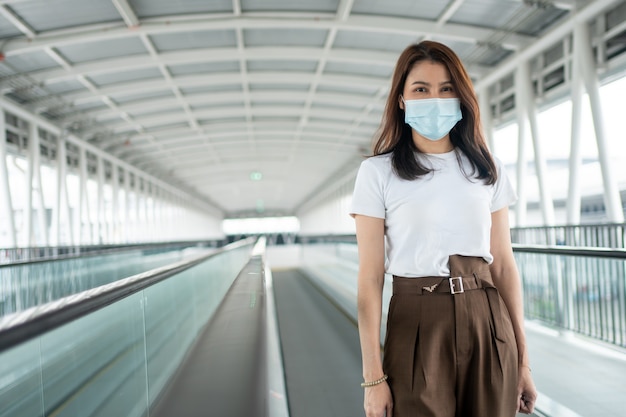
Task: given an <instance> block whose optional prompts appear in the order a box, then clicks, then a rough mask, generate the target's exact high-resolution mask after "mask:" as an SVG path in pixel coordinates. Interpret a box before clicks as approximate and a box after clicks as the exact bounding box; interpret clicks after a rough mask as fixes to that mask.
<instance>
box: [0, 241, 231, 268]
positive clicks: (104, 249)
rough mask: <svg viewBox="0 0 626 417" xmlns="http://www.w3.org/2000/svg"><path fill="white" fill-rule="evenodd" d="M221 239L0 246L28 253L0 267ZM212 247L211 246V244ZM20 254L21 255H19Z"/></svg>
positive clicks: (5, 249) (183, 245) (211, 242)
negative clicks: (49, 254)
mask: <svg viewBox="0 0 626 417" xmlns="http://www.w3.org/2000/svg"><path fill="white" fill-rule="evenodd" d="M221 242H222V240H212V241H211V240H198V241H195V240H193V241H179V242H151V243H130V244H129V243H126V244H119V245H78V246H42V247H24V248H0V251H5V252H14V253H17V252H24V253H27V254H28V255H27V256H26V257H24V258H23V259H18V258H17V256H9V257H8V258H7V259H9V261H8V262H7V261H2V260H1V259H0V268H2V267H7V266H15V265H26V264H32V263H38V262H51V261H58V260H66V259H75V258H84V257H87V256H102V255H112V254H117V253H120V252H124V251H129V250H136V249H153V248H176V247H190V246H192V245H196V246H197V245H199V244H205V245H206V244H207V243H210V244H213V243H215V244H218V245H219V244H220V243H221ZM211 247H213V246H211ZM32 252H43V253H56V254H59V253H61V254H60V255H53V256H46V255H43V256H31V254H32ZM20 256H21V255H20Z"/></svg>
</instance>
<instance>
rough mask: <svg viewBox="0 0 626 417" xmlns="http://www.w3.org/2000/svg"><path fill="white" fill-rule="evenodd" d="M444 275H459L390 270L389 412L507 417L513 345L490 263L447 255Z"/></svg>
mask: <svg viewBox="0 0 626 417" xmlns="http://www.w3.org/2000/svg"><path fill="white" fill-rule="evenodd" d="M450 275H451V276H452V277H461V279H459V278H452V279H448V278H442V277H424V278H402V277H396V276H394V279H393V297H392V299H391V302H390V304H389V314H388V318H387V335H386V340H385V351H384V360H383V367H384V369H385V373H386V374H388V375H389V379H388V383H389V386H390V388H391V392H392V395H393V400H394V407H393V417H513V416H514V415H515V410H516V408H517V402H518V401H517V379H518V378H517V345H516V343H515V335H514V333H513V327H512V325H511V319H510V317H509V313H508V311H507V309H506V306H505V305H504V302H503V301H502V299H501V298H500V295H499V294H498V291H497V289H496V288H495V287H494V285H493V281H492V279H491V275H490V274H489V266H488V265H487V263H486V262H485V261H484V260H483V259H482V258H477V257H464V256H460V255H453V256H451V257H450ZM461 280H462V282H463V292H461V283H460V281H461ZM451 284H452V285H451ZM451 287H452V289H451ZM452 291H454V292H456V293H455V294H452Z"/></svg>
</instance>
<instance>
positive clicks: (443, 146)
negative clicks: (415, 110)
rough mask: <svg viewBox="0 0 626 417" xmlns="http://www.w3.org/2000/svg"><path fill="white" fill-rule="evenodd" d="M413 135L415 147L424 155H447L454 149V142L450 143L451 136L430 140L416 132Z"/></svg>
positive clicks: (413, 131)
mask: <svg viewBox="0 0 626 417" xmlns="http://www.w3.org/2000/svg"><path fill="white" fill-rule="evenodd" d="M412 133H413V143H414V144H415V147H416V148H417V149H418V150H419V151H420V152H423V153H447V152H450V151H451V150H453V149H454V146H453V145H452V142H450V135H449V134H448V135H446V136H444V137H442V138H441V139H439V140H430V139H426V138H425V137H423V136H421V135H420V134H419V133H417V132H416V131H415V130H412Z"/></svg>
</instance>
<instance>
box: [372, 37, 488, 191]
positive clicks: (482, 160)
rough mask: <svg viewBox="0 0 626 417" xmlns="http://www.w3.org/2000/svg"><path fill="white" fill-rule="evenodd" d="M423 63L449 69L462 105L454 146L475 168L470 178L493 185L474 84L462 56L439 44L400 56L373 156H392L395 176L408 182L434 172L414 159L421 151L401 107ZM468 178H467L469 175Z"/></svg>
mask: <svg viewBox="0 0 626 417" xmlns="http://www.w3.org/2000/svg"><path fill="white" fill-rule="evenodd" d="M424 60H428V61H432V62H438V63H441V64H443V66H445V67H446V68H447V69H448V72H449V73H450V79H451V82H452V84H453V85H454V88H455V91H456V93H457V95H458V98H459V101H460V102H461V113H462V114H463V119H462V120H461V121H459V122H458V123H457V124H456V126H454V128H453V129H452V130H451V131H450V141H451V142H452V145H454V146H455V147H456V148H457V149H459V150H461V151H462V152H463V153H464V154H465V155H466V156H467V157H468V158H469V160H470V161H471V163H472V166H473V172H472V173H471V174H470V175H471V176H475V177H476V178H480V179H484V180H486V181H485V182H486V183H487V184H494V183H495V182H496V180H497V178H498V173H497V169H496V164H495V162H494V160H493V157H492V156H491V153H490V152H489V149H488V148H487V144H486V142H485V138H484V136H483V132H482V127H481V124H480V110H479V108H478V100H477V99H476V94H475V93H474V88H473V86H472V81H471V79H470V77H469V75H468V74H467V71H466V70H465V67H464V66H463V64H462V63H461V60H460V59H459V57H458V56H457V55H456V54H455V53H454V52H453V51H452V49H450V48H449V47H447V46H446V45H443V44H441V43H438V42H433V41H423V42H420V43H418V44H414V45H410V46H408V47H407V48H406V49H405V50H404V51H403V52H402V54H400V57H399V58H398V62H397V63H396V68H395V70H394V73H393V78H392V80H391V91H390V92H389V97H387V104H386V106H385V112H384V114H383V118H382V121H381V124H380V129H379V130H378V134H377V136H376V138H375V139H376V140H375V143H374V146H373V153H374V155H382V154H387V153H392V162H393V167H394V169H395V171H396V173H397V174H398V175H399V176H400V177H401V178H404V179H407V180H413V179H416V178H418V177H420V176H422V175H425V174H428V173H430V172H431V171H432V169H431V168H429V167H427V166H424V165H423V164H422V163H420V161H419V160H418V158H415V152H418V151H419V150H418V149H417V148H416V146H415V144H414V143H413V138H412V135H411V127H410V126H409V125H407V124H406V123H405V122H404V110H402V109H401V108H400V106H399V100H400V97H401V95H402V93H403V91H404V83H405V81H406V77H407V75H408V73H409V72H410V71H411V69H412V68H413V66H414V65H415V64H416V63H418V62H420V61H424ZM457 156H458V155H457ZM459 163H460V160H459ZM465 175H466V176H468V174H467V173H466V174H465ZM468 178H469V177H468Z"/></svg>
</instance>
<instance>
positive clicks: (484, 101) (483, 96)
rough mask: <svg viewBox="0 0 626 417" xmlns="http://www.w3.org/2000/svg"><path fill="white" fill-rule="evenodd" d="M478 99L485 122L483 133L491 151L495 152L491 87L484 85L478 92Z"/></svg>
mask: <svg viewBox="0 0 626 417" xmlns="http://www.w3.org/2000/svg"><path fill="white" fill-rule="evenodd" d="M478 101H479V106H480V118H481V121H482V124H483V134H484V135H485V141H487V146H488V147H489V150H490V151H491V153H495V150H496V148H495V144H494V142H493V117H492V116H491V105H490V104H489V102H490V96H489V87H483V88H482V90H481V91H480V92H479V94H478Z"/></svg>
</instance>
